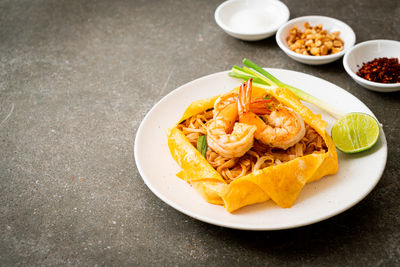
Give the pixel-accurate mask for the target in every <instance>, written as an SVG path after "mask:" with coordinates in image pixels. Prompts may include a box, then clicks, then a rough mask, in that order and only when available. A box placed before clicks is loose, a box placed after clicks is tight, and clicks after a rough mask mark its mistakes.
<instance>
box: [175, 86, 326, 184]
mask: <svg viewBox="0 0 400 267" xmlns="http://www.w3.org/2000/svg"><path fill="white" fill-rule="evenodd" d="M251 90H252V81H251V80H249V81H248V82H247V83H245V84H243V85H242V86H241V88H240V91H239V93H232V92H231V93H228V94H225V95H222V96H220V97H219V98H218V99H217V101H216V102H215V104H214V107H213V108H212V109H209V110H206V111H204V112H201V113H199V114H196V115H194V116H192V117H190V118H188V119H186V120H184V121H183V122H181V123H180V124H179V125H178V126H177V128H178V129H179V130H180V131H182V132H183V134H184V135H185V136H186V137H187V138H188V140H189V142H190V143H191V144H192V145H194V146H195V147H196V144H197V141H198V139H199V137H200V136H202V135H206V136H207V151H206V154H205V157H206V159H207V161H208V162H209V163H210V164H211V166H212V167H213V168H214V169H215V170H216V171H217V172H218V173H220V174H221V176H222V177H223V179H224V180H225V181H226V182H227V183H230V182H232V181H233V180H235V179H237V178H239V177H242V176H245V175H247V174H249V173H251V172H255V171H257V170H260V169H263V168H266V167H268V166H272V165H280V164H282V163H284V162H288V161H290V160H293V159H295V158H297V157H302V156H305V155H309V154H313V153H326V152H327V150H328V148H327V145H326V144H325V141H324V139H323V138H322V137H321V136H320V135H319V134H318V133H317V132H316V131H315V130H314V129H313V128H312V127H310V126H309V125H308V124H307V123H305V122H304V121H303V119H302V118H301V117H300V116H299V115H298V114H297V113H296V112H295V111H294V110H292V109H290V108H288V107H286V106H284V105H283V104H281V103H280V102H279V101H278V100H277V99H275V98H274V97H273V96H272V95H270V94H268V92H266V93H265V95H264V96H261V97H252V96H251Z"/></svg>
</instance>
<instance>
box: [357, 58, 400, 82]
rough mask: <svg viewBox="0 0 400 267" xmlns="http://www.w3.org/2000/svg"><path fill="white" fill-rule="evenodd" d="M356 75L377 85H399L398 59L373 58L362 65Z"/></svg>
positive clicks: (399, 66) (399, 67)
mask: <svg viewBox="0 0 400 267" xmlns="http://www.w3.org/2000/svg"><path fill="white" fill-rule="evenodd" d="M357 75H358V76H360V77H362V78H364V79H366V80H369V81H371V82H378V83H400V64H399V59H398V58H387V57H383V58H375V59H374V60H372V61H369V62H366V63H363V65H362V67H361V68H360V69H359V70H358V72H357Z"/></svg>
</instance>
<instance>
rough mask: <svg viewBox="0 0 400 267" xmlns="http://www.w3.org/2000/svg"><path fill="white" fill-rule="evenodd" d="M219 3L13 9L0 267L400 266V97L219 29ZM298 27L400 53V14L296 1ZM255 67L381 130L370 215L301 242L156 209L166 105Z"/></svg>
mask: <svg viewBox="0 0 400 267" xmlns="http://www.w3.org/2000/svg"><path fill="white" fill-rule="evenodd" d="M220 2H221V1H183V0H182V1H173V0H171V1H104V0H98V1H76V0H72V1H40V0H38V1H16V0H15V1H7V0H3V1H0V155H1V156H0V179H1V180H0V204H1V205H0V214H1V216H0V265H4V266H8V265H50V266H53V265H76V266H82V265H89V266H90V265H94V266H103V265H140V266H174V265H180V266H190V265H211V266H217V265H222V266H229V265H234V266H246V265H272V266H274V265H289V266H298V265H319V266H321V265H337V266H345V265H347V266H361V265H367V266H379V265H384V266H394V265H400V244H399V242H400V241H399V240H400V231H399V229H400V217H399V211H400V209H399V195H400V190H399V189H400V183H399V167H400V164H399V162H400V156H399V151H400V122H399V117H400V116H399V112H400V105H399V103H400V102H399V100H400V94H399V93H390V94H382V93H375V92H372V91H367V90H365V89H363V88H362V87H360V86H359V85H357V84H355V83H354V82H353V81H352V80H351V78H350V77H349V76H348V75H347V74H346V73H345V71H344V69H343V66H342V63H341V61H340V60H339V61H337V62H335V63H332V64H328V65H324V66H318V67H313V66H307V65H303V64H300V63H297V62H294V61H293V60H291V59H289V58H288V57H287V56H286V55H285V54H284V53H283V52H282V51H281V50H280V49H279V48H278V46H277V45H276V43H275V40H274V38H269V39H266V40H263V41H259V42H243V41H239V40H236V39H233V38H231V37H230V36H228V35H226V34H225V33H224V32H223V31H222V30H221V29H219V28H218V27H217V25H216V23H215V22H214V17H213V15H214V10H215V8H216V7H217V6H218V5H219V4H220ZM284 2H285V3H286V4H287V5H288V7H289V9H290V12H291V18H294V17H299V16H303V15H313V14H319V15H326V16H331V17H335V18H338V19H340V20H343V21H345V22H347V23H348V24H349V25H350V26H351V27H352V28H353V29H354V31H355V32H356V35H357V42H361V41H365V40H370V39H394V40H399V39H400V30H399V25H400V19H399V18H400V4H399V1H397V0H393V1H368V0H358V1H345V0H332V1H315V0H304V1H294V0H292V1H289V0H285V1H284ZM243 57H248V58H252V59H257V62H258V63H260V64H261V65H263V66H268V67H274V68H284V69H290V70H295V71H300V72H304V73H309V74H312V75H314V76H317V77H320V78H323V79H326V80H328V81H330V82H333V83H335V84H337V85H338V86H340V87H342V88H344V89H345V90H347V91H348V92H350V93H352V94H353V95H355V96H356V97H358V98H359V99H360V100H361V101H362V102H364V103H365V104H366V105H367V106H368V107H369V108H370V109H371V110H372V111H373V112H374V114H375V115H376V116H377V117H378V118H379V120H380V121H381V122H382V123H383V129H384V131H385V133H386V138H387V142H388V144H389V155H388V162H387V165H386V169H385V172H384V174H383V176H382V179H381V181H380V182H379V184H378V185H377V187H376V188H375V189H374V190H373V191H372V192H371V193H370V194H369V195H368V196H367V197H366V198H365V199H364V200H363V201H361V202H360V203H359V204H358V205H356V206H355V207H353V208H351V209H350V210H348V211H346V212H344V213H342V214H340V215H337V216H335V217H333V218H331V219H328V220H326V221H323V222H320V223H317V224H314V225H310V226H306V227H302V228H297V229H292V230H284V231H276V232H248V231H239V230H232V229H226V228H221V227H217V226H213V225H209V224H206V223H203V222H200V221H197V220H195V219H192V218H190V217H188V216H186V215H184V214H181V213H180V212H178V211H176V210H175V209H173V208H171V207H169V206H168V205H167V204H165V203H164V202H162V201H161V200H160V199H158V198H157V197H156V196H155V195H153V193H152V192H151V191H150V190H149V189H148V188H147V187H146V185H145V184H144V182H143V180H142V178H141V176H140V174H139V172H138V170H137V168H136V165H135V161H134V158H133V146H134V144H133V142H134V137H135V134H136V131H137V129H138V127H139V124H140V122H141V121H142V119H143V118H144V116H145V114H146V113H147V112H148V111H149V110H150V108H151V107H152V106H153V105H154V104H155V103H157V101H159V100H160V99H161V98H162V97H163V96H165V95H166V94H168V93H169V92H170V91H172V90H174V89H175V88H177V87H178V86H180V85H182V84H184V83H187V82H189V81H191V80H194V79H196V78H199V77H201V76H204V75H206V74H211V73H214V72H218V71H222V70H227V69H229V68H230V67H231V66H232V65H233V64H239V63H240V62H241V59H242V58H243Z"/></svg>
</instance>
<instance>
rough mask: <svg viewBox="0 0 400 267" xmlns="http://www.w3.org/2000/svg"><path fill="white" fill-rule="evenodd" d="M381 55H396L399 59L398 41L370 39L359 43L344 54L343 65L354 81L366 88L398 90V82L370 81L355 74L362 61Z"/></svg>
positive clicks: (399, 48)
mask: <svg viewBox="0 0 400 267" xmlns="http://www.w3.org/2000/svg"><path fill="white" fill-rule="evenodd" d="M381 57H387V58H393V57H397V58H398V59H399V60H400V42H398V41H392V40H371V41H366V42H363V43H359V44H357V45H356V46H354V47H353V48H352V49H350V50H349V51H348V52H347V53H346V54H345V55H344V57H343V66H344V69H345V70H346V72H347V73H348V74H349V75H350V77H351V78H353V80H354V81H355V82H356V83H358V84H359V85H361V86H363V87H365V88H367V89H370V90H373V91H377V92H395V91H399V90H400V83H377V82H371V81H368V80H366V79H364V78H361V77H360V76H358V75H357V74H356V73H357V72H358V70H359V69H360V68H361V67H362V65H363V63H366V62H369V61H372V60H374V59H375V58H381Z"/></svg>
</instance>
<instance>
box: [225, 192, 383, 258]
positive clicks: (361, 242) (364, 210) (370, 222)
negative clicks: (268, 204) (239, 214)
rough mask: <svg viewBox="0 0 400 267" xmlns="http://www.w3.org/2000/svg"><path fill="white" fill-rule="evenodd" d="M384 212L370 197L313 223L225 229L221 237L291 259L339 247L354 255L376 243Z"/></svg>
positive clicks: (328, 251)
mask: <svg viewBox="0 0 400 267" xmlns="http://www.w3.org/2000/svg"><path fill="white" fill-rule="evenodd" d="M370 196H371V195H370ZM383 212H384V211H382V210H381V209H380V208H379V205H374V203H373V200H372V198H371V197H367V198H366V199H364V200H363V201H362V202H361V203H359V204H358V205H356V206H355V207H353V208H351V209H350V210H348V211H346V212H344V213H342V214H340V215H337V216H335V217H333V218H330V219H327V220H325V221H322V222H319V223H316V224H312V225H309V226H304V227H300V228H295V229H288V230H279V231H242V230H233V229H225V228H221V232H220V233H219V235H218V236H220V235H223V236H225V237H226V238H227V239H228V240H227V241H228V242H230V243H232V245H233V246H240V247H242V248H244V249H246V250H251V251H254V252H255V253H257V254H258V255H260V254H259V253H262V254H261V255H265V257H268V255H269V256H271V257H274V258H280V259H281V260H287V261H290V260H295V259H298V258H304V257H305V258H307V257H308V256H310V257H324V256H328V255H332V254H336V255H338V250H340V251H342V252H343V251H344V250H347V253H346V254H349V253H350V254H351V253H352V252H354V250H355V249H356V250H357V251H359V250H360V249H361V250H362V248H361V247H365V246H367V247H368V246H371V243H373V244H376V242H377V240H374V237H376V236H377V235H376V234H374V232H376V231H377V229H382V227H384V224H385V222H384V221H382V217H384V216H383V215H382V213H383ZM371 241H372V242H371ZM360 246H361V247H360ZM370 249H373V248H370Z"/></svg>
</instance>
